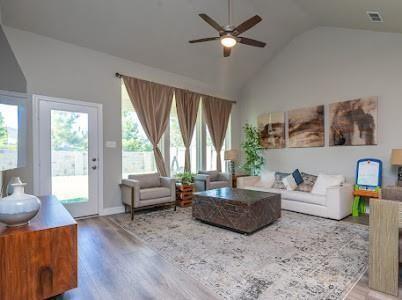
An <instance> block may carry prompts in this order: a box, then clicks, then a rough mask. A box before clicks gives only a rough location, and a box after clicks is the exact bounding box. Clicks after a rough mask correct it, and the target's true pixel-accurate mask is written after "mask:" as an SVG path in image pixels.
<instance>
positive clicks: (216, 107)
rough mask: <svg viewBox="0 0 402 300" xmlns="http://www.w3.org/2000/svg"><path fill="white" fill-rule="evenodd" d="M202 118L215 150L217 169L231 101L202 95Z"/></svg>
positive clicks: (219, 167) (219, 164)
mask: <svg viewBox="0 0 402 300" xmlns="http://www.w3.org/2000/svg"><path fill="white" fill-rule="evenodd" d="M202 103H203V107H204V118H205V121H206V123H207V126H208V131H209V134H210V136H211V140H212V144H213V145H214V148H215V151H216V166H217V170H218V171H219V172H220V171H222V168H221V154H220V153H221V150H222V146H223V141H224V140H225V135H226V130H227V128H228V123H229V117H230V112H231V110H232V102H230V101H227V100H222V99H218V98H214V97H210V96H204V97H203V102H202Z"/></svg>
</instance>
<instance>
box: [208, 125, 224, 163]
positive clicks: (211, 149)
mask: <svg viewBox="0 0 402 300" xmlns="http://www.w3.org/2000/svg"><path fill="white" fill-rule="evenodd" d="M206 130H207V170H216V169H217V167H216V151H215V148H214V145H213V144H212V140H211V136H210V135H209V131H208V128H207V129H206ZM225 144H226V139H225V141H224V142H223V147H222V151H221V162H222V170H225V161H224V160H223V153H224V152H225V149H226V145H225Z"/></svg>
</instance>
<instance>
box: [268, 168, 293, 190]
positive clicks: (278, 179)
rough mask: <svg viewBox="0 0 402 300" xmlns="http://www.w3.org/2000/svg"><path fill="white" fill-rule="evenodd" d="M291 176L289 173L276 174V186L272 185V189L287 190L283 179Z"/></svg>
mask: <svg viewBox="0 0 402 300" xmlns="http://www.w3.org/2000/svg"><path fill="white" fill-rule="evenodd" d="M289 175H290V174H289V173H282V172H275V181H274V184H273V185H272V188H274V189H281V190H285V189H286V187H285V185H284V184H283V182H282V179H283V178H285V177H286V176H289Z"/></svg>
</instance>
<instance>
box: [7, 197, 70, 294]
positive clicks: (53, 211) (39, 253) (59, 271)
mask: <svg viewBox="0 0 402 300" xmlns="http://www.w3.org/2000/svg"><path fill="white" fill-rule="evenodd" d="M40 200H41V203H42V206H41V209H40V211H39V213H38V215H37V216H36V217H35V218H34V219H33V220H31V222H30V224H29V225H27V226H22V227H16V228H8V227H6V226H3V225H0V299H1V300H8V299H12V300H19V299H24V300H26V299H30V300H35V299H46V298H49V297H53V296H56V295H59V294H62V293H64V292H65V291H67V290H69V289H72V288H75V287H77V223H76V222H75V221H74V219H73V218H72V217H71V215H70V214H69V213H68V211H67V210H66V209H65V208H64V207H63V205H62V204H60V203H59V201H58V200H57V199H55V198H54V197H40Z"/></svg>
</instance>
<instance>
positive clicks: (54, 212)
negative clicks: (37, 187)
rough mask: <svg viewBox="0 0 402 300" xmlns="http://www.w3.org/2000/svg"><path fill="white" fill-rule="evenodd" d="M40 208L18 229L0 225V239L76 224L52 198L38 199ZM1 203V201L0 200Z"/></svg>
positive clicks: (54, 198)
mask: <svg viewBox="0 0 402 300" xmlns="http://www.w3.org/2000/svg"><path fill="white" fill-rule="evenodd" d="M39 200H40V201H41V208H40V210H39V212H38V214H37V215H36V217H35V218H33V219H32V220H31V221H30V223H29V224H28V225H25V226H19V227H7V226H5V225H4V224H2V223H0V238H1V237H3V236H7V235H11V234H18V233H23V232H31V231H38V230H45V229H49V228H55V227H62V226H69V225H74V224H77V223H76V222H75V220H74V219H73V217H72V216H71V215H70V213H69V212H68V211H67V210H66V209H65V208H64V206H63V205H62V204H61V203H60V202H59V201H58V200H57V199H56V197H54V196H43V197H39ZM0 201H2V200H0Z"/></svg>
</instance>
